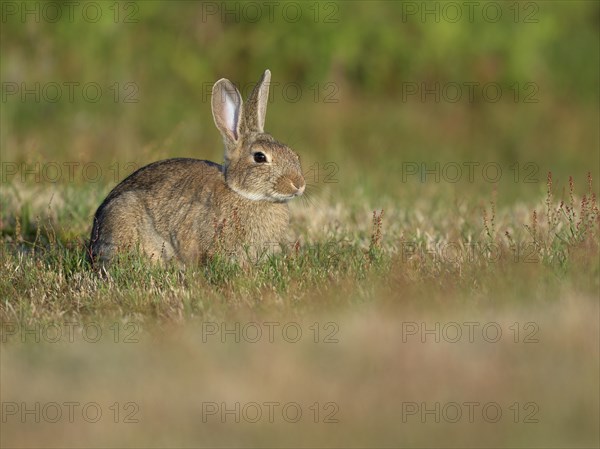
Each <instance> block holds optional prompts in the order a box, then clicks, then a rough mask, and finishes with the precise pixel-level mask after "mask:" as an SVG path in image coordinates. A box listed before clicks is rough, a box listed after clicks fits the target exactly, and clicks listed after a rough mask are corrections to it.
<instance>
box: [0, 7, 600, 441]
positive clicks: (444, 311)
mask: <svg viewBox="0 0 600 449" xmlns="http://www.w3.org/2000/svg"><path fill="white" fill-rule="evenodd" d="M404 3H406V2H404ZM408 3H409V4H410V5H409V6H411V7H412V6H415V5H416V6H418V5H419V4H420V3H419V2H408ZM492 3H494V2H492ZM32 4H34V5H39V4H38V3H35V2H34V3H32ZM209 4H210V5H211V6H210V7H212V6H215V5H216V8H217V11H218V10H219V8H220V7H222V4H220V3H214V4H213V3H210V2H209ZM15 5H16V7H17V8H18V7H19V4H18V2H17V3H15ZM103 5H104V4H103ZM119 5H120V6H119V8H120V9H118V12H119V13H120V14H121V15H120V16H119V17H120V19H119V21H118V22H119V23H117V21H115V20H113V18H114V14H116V13H117V12H116V11H115V10H114V9H109V7H108V3H107V4H105V5H104V6H102V12H103V13H104V15H103V17H104V19H102V20H100V21H99V22H97V23H95V22H94V23H93V24H92V23H90V22H89V21H85V20H81V19H77V18H76V19H75V20H74V21H73V22H69V21H68V20H66V19H65V18H63V19H62V20H61V21H59V22H58V23H57V24H54V23H52V22H51V21H48V20H40V21H39V22H36V21H35V20H19V17H20V16H19V15H18V13H17V14H16V15H9V12H10V11H12V10H4V9H3V14H4V16H3V18H4V17H6V18H7V20H6V21H4V20H3V22H2V28H1V33H2V36H1V37H2V45H1V56H2V66H1V71H0V73H1V75H2V89H3V90H2V94H3V98H2V111H1V112H2V114H1V115H0V124H1V130H2V132H1V135H0V149H1V152H0V155H1V163H2V172H1V175H2V177H1V183H0V189H1V195H0V208H1V209H0V232H1V241H0V273H1V276H0V324H1V327H0V339H1V341H0V351H1V352H0V362H1V363H0V381H1V382H0V394H1V401H0V402H1V412H2V416H1V419H0V427H1V432H0V446H2V447H7V448H9V447H10V448H13V447H21V448H30V447H48V448H50V447H56V448H58V447H86V448H96V447H157V448H158V447H357V448H358V447H473V448H475V447H477V448H480V447H506V448H514V447H521V448H526V447H532V448H533V447H555V448H559V447H565V448H566V447H569V448H571V447H598V445H599V444H600V441H599V437H598V435H599V433H598V431H599V428H598V422H599V420H600V401H599V395H600V385H599V382H598V378H599V375H600V361H599V359H600V357H599V351H600V342H599V338H598V337H599V334H600V315H599V314H600V309H599V300H598V298H599V295H600V257H599V256H600V253H599V250H600V213H599V210H598V197H597V195H598V191H599V183H598V180H599V179H600V168H599V167H600V152H599V151H598V149H599V148H600V136H599V133H598V123H599V120H600V111H599V109H598V101H597V100H598V77H599V75H600V73H599V72H598V67H599V66H598V54H599V52H598V49H599V48H598V40H597V33H598V30H599V25H598V15H597V12H598V7H597V5H595V4H593V3H592V2H589V3H587V2H581V3H579V2H578V3H577V5H576V6H570V5H568V4H567V3H561V2H546V3H545V2H539V3H538V2H529V3H528V5H534V6H536V7H537V8H538V9H537V10H535V8H534V9H522V10H520V13H521V16H519V17H521V21H520V22H519V23H516V21H513V20H512V19H510V18H513V17H514V16H512V15H511V14H514V13H516V12H515V11H514V10H513V9H509V6H510V5H508V3H507V4H502V5H504V6H502V8H504V9H503V13H504V15H503V20H502V21H501V22H499V23H498V24H493V23H490V22H489V20H487V21H486V20H482V19H481V18H479V19H477V18H476V19H475V20H474V21H473V22H471V23H458V24H455V23H451V22H450V21H449V20H447V17H446V19H445V20H444V17H442V20H440V21H439V23H437V22H435V21H434V22H431V21H429V22H428V21H426V20H419V17H420V16H418V15H417V16H416V17H415V16H413V15H410V16H409V17H408V19H409V20H407V21H406V22H405V21H404V20H403V19H404V18H405V17H407V14H408V13H409V12H410V11H412V10H408V11H407V10H403V9H402V6H401V3H398V4H397V6H395V4H394V3H393V2H381V3H379V5H378V8H373V7H369V5H367V4H366V3H363V2H350V3H344V4H338V3H328V2H326V3H321V4H319V5H320V6H319V7H318V8H325V7H326V6H327V5H329V6H328V8H333V9H331V10H330V9H317V10H318V11H319V12H320V13H321V16H319V17H321V19H320V20H319V21H315V20H312V19H311V20H308V19H306V17H309V18H314V17H313V16H310V15H309V14H315V13H316V10H315V9H308V6H306V7H305V8H307V9H305V10H303V12H304V16H303V17H304V19H303V20H302V21H300V22H298V23H293V24H291V23H290V20H289V18H288V19H287V21H286V20H282V19H281V18H277V17H278V16H276V18H275V20H274V23H267V21H266V20H262V21H259V22H258V23H257V24H254V23H251V22H250V21H249V20H247V19H248V17H245V20H241V21H239V22H238V21H236V20H234V19H232V17H229V19H227V20H222V19H221V17H220V16H219V15H218V13H217V14H216V15H213V14H212V11H213V10H212V9H205V7H201V6H199V4H197V3H194V2H185V3H180V4H178V5H177V7H168V6H166V4H163V3H160V2H145V3H143V4H142V3H140V4H135V5H137V7H138V8H139V9H135V8H133V6H131V5H134V4H133V3H128V2H125V3H120V4H119ZM331 5H334V6H335V5H337V6H335V7H334V6H331ZM313 6H314V5H313ZM128 8H129V9H128ZM131 8H133V9H131ZM336 8H337V9H336ZM523 8H526V7H525V6H523ZM527 8H532V7H531V6H528V7H527ZM132 11H133V12H135V11H137V12H136V13H135V14H136V15H134V17H135V18H137V19H139V20H138V22H136V23H134V24H129V22H123V17H125V16H124V14H129V13H131V12H132ZM332 11H333V12H332ZM335 11H337V12H335ZM532 11H533V12H535V11H537V13H536V14H537V15H536V16H535V17H536V18H537V19H539V20H538V22H535V23H529V22H523V20H522V19H523V17H524V14H531V13H532ZM18 12H20V11H18ZM209 13H210V14H209ZM246 13H247V14H250V11H246ZM333 13H335V14H339V15H334V16H332V17H334V18H338V19H339V20H338V21H337V22H332V23H330V22H325V21H324V17H325V16H324V14H333ZM40 14H41V18H42V19H44V17H46V19H47V16H44V15H43V14H45V13H44V12H43V11H42V10H40ZM46 14H50V12H48V11H46ZM207 14H209V16H210V17H205V16H206V15H207ZM242 15H243V14H242ZM107 17H108V19H107ZM361 17H363V18H364V20H366V21H368V22H369V23H370V24H371V25H369V26H364V27H362V26H361V24H362V23H363V22H362V21H361ZM477 17H479V16H477ZM205 19H206V20H205ZM242 19H244V17H242ZM509 19H510V20H509ZM199 24H201V25H199ZM394 24H396V25H397V24H402V26H396V25H394ZM573 28H576V29H577V31H578V33H573V32H572V31H569V30H572V29H573ZM290 31H294V33H291V32H290ZM470 33H479V34H478V35H479V36H481V39H473V38H472V37H470V36H471V34H470ZM99 36H100V37H99ZM317 38H319V39H321V40H322V43H320V44H318V45H317V44H315V42H313V40H314V39H317ZM236 39H237V40H236ZM41 42H43V45H39V46H37V45H35V44H36V43H41ZM148 49H152V50H153V53H152V55H150V54H149V53H148ZM282 51H284V52H285V54H284V55H281V57H279V54H280V53H281V52H282ZM140 54H141V55H143V56H140ZM31 55H33V57H32V56H31ZM572 55H575V56H572ZM577 55H579V56H577ZM267 67H268V68H271V70H272V72H273V81H274V82H280V83H282V84H281V86H284V87H283V88H281V89H280V88H277V86H274V88H273V90H272V101H271V103H270V104H269V109H268V112H267V123H266V129H267V130H268V131H269V132H271V133H272V134H273V135H274V136H275V137H276V138H277V139H279V140H281V141H283V142H285V143H287V144H289V145H290V146H291V147H292V148H294V149H295V150H296V151H297V152H298V153H299V154H300V155H301V158H302V165H303V168H304V172H305V176H306V179H307V182H308V184H309V185H308V189H307V193H306V195H305V196H304V197H301V198H299V199H297V200H294V201H293V202H292V203H291V204H290V206H291V224H290V229H289V233H288V236H287V239H286V242H284V244H282V245H281V251H279V252H278V253H277V254H274V255H269V256H265V257H263V258H261V259H260V260H258V261H253V263H250V264H236V263H232V262H230V261H227V260H225V259H219V258H215V259H214V260H212V261H211V262H210V263H209V264H208V265H207V266H189V267H186V268H176V267H158V266H154V265H151V264H149V263H148V262H147V261H145V260H144V259H143V258H141V257H138V256H136V255H128V256H125V257H123V258H122V260H120V261H119V262H118V263H117V264H115V265H114V266H112V267H111V268H110V270H109V271H108V272H107V273H106V275H105V276H98V274H97V273H96V272H95V271H94V270H92V269H91V268H90V266H89V264H88V262H87V259H86V245H87V239H88V238H89V233H90V229H91V224H92V217H93V214H94V212H95V210H96V208H97V207H98V205H99V204H100V203H101V201H102V200H103V198H104V197H105V196H106V195H107V194H108V192H109V191H110V190H111V189H112V188H113V187H114V186H115V185H116V184H117V183H118V182H119V180H121V179H123V178H124V177H125V176H126V175H127V174H129V173H131V172H132V171H133V170H134V169H135V168H138V167H141V166H143V165H145V164H148V163H150V162H153V161H155V160H159V159H163V158H168V157H195V158H200V159H210V160H214V161H221V159H222V146H221V142H220V137H219V134H218V132H217V131H216V129H215V128H214V125H213V122H212V117H211V114H210V97H209V96H207V95H206V92H207V91H206V86H209V88H210V86H211V85H212V83H213V82H214V81H215V80H216V79H218V78H220V77H222V76H226V77H229V78H230V79H232V81H234V82H236V83H237V84H238V85H239V86H245V85H246V84H247V83H251V82H255V81H256V79H257V78H258V76H259V74H260V73H261V71H262V70H263V69H264V68H267ZM53 82H54V83H59V85H62V86H63V89H64V88H65V84H64V83H65V82H67V83H69V82H71V83H74V82H77V83H82V84H83V83H91V82H98V84H100V85H101V86H102V87H103V88H104V90H103V92H104V94H103V95H102V97H101V98H100V101H98V102H92V101H89V98H88V99H86V98H84V97H83V96H81V93H80V92H79V91H77V90H76V91H75V92H76V93H75V99H74V100H73V101H71V100H70V99H69V97H68V95H66V94H63V95H62V96H61V97H60V100H59V101H56V102H52V101H48V96H52V95H53V94H52V91H51V90H46V91H44V86H46V87H47V89H51V88H52V87H48V84H49V83H53ZM435 82H439V83H441V86H446V87H447V88H448V89H450V88H455V87H456V86H455V85H454V84H452V83H458V84H459V85H460V86H462V87H463V88H465V86H467V85H468V83H472V82H477V83H479V85H480V86H481V85H484V84H486V83H497V86H499V88H500V90H501V92H502V95H501V98H499V99H498V100H497V101H496V100H494V101H491V100H490V98H489V97H487V96H486V95H487V93H486V92H485V91H484V90H482V89H480V88H476V90H475V94H474V95H475V96H474V98H473V99H469V98H468V96H467V95H466V93H464V92H466V91H463V95H462V96H461V98H460V99H459V101H454V100H453V98H455V97H451V90H445V88H444V87H440V88H439V90H438V93H439V99H436V96H435V94H433V95H425V96H422V95H421V94H422V93H423V92H422V91H423V89H425V87H426V88H427V89H434V90H435V89H436V88H435V85H433V86H434V87H432V84H431V83H435ZM35 83H41V84H40V85H39V86H40V87H39V88H38V87H36V84H35ZM114 83H117V86H116V90H114V89H113V90H111V89H110V87H111V86H113V85H114ZM126 83H133V84H131V85H127V86H126ZM290 83H296V84H295V85H294V86H295V87H294V88H296V87H298V88H299V89H300V91H301V92H302V94H303V95H301V97H300V98H298V99H297V100H296V99H295V98H292V97H293V95H292V94H293V90H288V91H285V88H286V86H287V87H289V85H290ZM421 83H427V84H426V86H424V85H422V84H421ZM465 83H467V84H465ZM528 83H529V84H528ZM23 85H25V87H27V88H28V89H33V90H34V93H33V94H28V95H27V94H26V95H25V96H23V94H22V91H23ZM15 86H16V87H15ZM415 86H416V88H417V89H418V93H416V94H412V95H408V96H407V95H406V94H407V92H410V89H413V88H415ZM13 89H17V91H16V92H13ZM36 89H38V92H39V96H40V98H39V99H38V98H36V97H35V91H36ZM406 89H409V90H408V91H407V90H406ZM242 90H243V89H242ZM44 92H45V93H44ZM117 92H119V95H133V97H132V98H133V99H136V100H137V101H136V102H131V103H130V102H125V101H123V97H119V98H118V100H117V101H115V98H114V95H116V94H117ZM78 95H79V96H78ZM326 98H327V99H328V101H325V99H326ZM525 98H528V99H529V100H537V101H525ZM329 100H331V101H329Z"/></svg>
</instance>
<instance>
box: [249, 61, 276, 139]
mask: <svg viewBox="0 0 600 449" xmlns="http://www.w3.org/2000/svg"><path fill="white" fill-rule="evenodd" d="M270 83H271V71H270V70H268V69H267V70H265V73H263V75H262V78H261V79H260V81H259V82H258V84H257V85H256V87H255V88H254V90H253V91H252V93H251V94H250V97H249V98H248V103H247V104H246V111H245V117H246V128H247V130H248V131H254V132H259V133H262V132H264V129H265V115H266V113H267V102H268V101H269V84H270Z"/></svg>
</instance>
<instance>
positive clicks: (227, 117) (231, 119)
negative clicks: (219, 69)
mask: <svg viewBox="0 0 600 449" xmlns="http://www.w3.org/2000/svg"><path fill="white" fill-rule="evenodd" d="M212 114H213V118H214V119H215V125H217V128H218V129H219V131H220V132H221V135H222V136H223V138H224V139H225V141H226V144H235V143H236V142H237V141H238V140H239V138H240V125H241V122H242V96H241V95H240V92H239V91H238V90H237V89H236V87H235V86H234V85H233V83H232V82H231V81H229V80H227V79H225V78H221V79H220V80H219V81H217V82H216V83H215V85H214V86H213V90H212Z"/></svg>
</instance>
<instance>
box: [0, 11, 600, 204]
mask: <svg viewBox="0 0 600 449" xmlns="http://www.w3.org/2000/svg"><path fill="white" fill-rule="evenodd" d="M51 3H52V5H50V6H48V5H47V4H45V3H43V2H42V3H38V2H30V3H27V5H28V6H23V5H24V4H23V3H22V2H5V3H3V6H2V8H3V9H2V31H1V37H2V44H1V61H2V67H1V71H0V74H1V78H2V114H1V119H0V125H1V129H2V135H1V139H0V146H1V150H2V154H1V156H2V161H3V162H9V163H17V164H19V163H28V164H35V163H40V164H42V168H43V167H44V166H43V164H48V163H50V162H57V163H59V164H61V163H63V162H67V163H80V164H85V163H89V162H95V163H97V164H99V165H100V167H101V169H102V170H103V172H102V176H99V177H98V179H97V181H98V182H97V183H93V185H90V188H94V189H96V190H98V189H101V190H102V192H101V194H104V193H106V192H107V191H108V189H110V188H111V187H112V186H114V184H115V183H116V181H118V180H119V179H121V178H123V177H124V176H125V175H126V174H127V172H129V171H131V168H132V167H134V166H141V165H144V164H146V163H149V162H151V161H153V160H156V159H159V158H165V157H173V156H186V157H196V158H200V159H211V160H216V161H220V160H221V159H222V147H221V142H220V136H219V134H218V132H217V131H216V129H215V128H214V125H213V122H212V117H211V114H210V88H211V86H212V84H213V83H214V81H216V80H217V79H219V78H221V77H227V78H229V79H231V80H232V81H234V82H235V83H236V84H237V85H238V86H240V87H241V89H242V91H243V92H244V94H247V93H248V91H249V87H250V85H251V84H250V83H254V82H256V80H257V79H258V77H259V76H260V74H261V73H262V71H263V70H264V69H265V68H269V69H271V71H272V73H273V83H274V85H273V87H272V91H271V104H270V106H269V111H268V114H267V130H268V131H270V132H272V133H273V134H274V136H275V137H276V138H278V139H279V140H282V141H284V142H286V143H288V144H290V145H291V146H293V147H294V148H295V149H296V150H297V151H298V152H299V153H300V154H301V155H302V157H303V163H304V167H305V170H307V171H308V170H309V169H310V168H311V167H312V168H314V171H313V172H311V173H310V179H311V181H312V183H313V184H317V185H318V186H317V188H318V189H319V188H321V187H327V188H332V189H334V191H335V195H336V196H338V197H354V196H355V195H356V194H357V192H360V193H363V194H365V195H366V196H367V197H370V198H374V199H376V198H379V197H381V196H390V197H391V198H393V199H400V200H402V201H403V202H404V203H405V204H409V203H410V202H411V201H412V200H413V199H414V198H415V197H417V196H418V195H423V194H424V192H426V191H429V190H433V191H435V192H437V193H436V195H440V194H441V195H447V196H448V198H450V197H462V196H464V195H465V194H468V195H472V196H474V197H477V195H478V194H480V193H481V194H483V195H485V196H489V193H490V192H491V190H492V189H493V187H494V186H493V185H492V184H493V183H491V182H488V181H486V180H485V179H484V177H483V174H482V172H481V170H479V168H478V169H477V170H478V171H476V172H475V182H466V180H467V178H468V176H467V171H466V168H465V166H462V167H463V168H465V171H464V172H463V173H462V176H461V178H460V181H461V182H458V183H453V182H446V181H445V180H444V178H443V177H442V179H441V180H440V182H439V183H438V182H435V179H434V178H433V177H431V176H429V177H428V178H426V179H425V181H426V182H425V183H423V182H421V181H420V178H419V176H418V175H415V176H408V177H407V176H403V170H406V168H407V167H406V164H407V163H417V164H418V165H419V167H420V164H421V163H425V164H428V165H427V166H428V167H435V166H434V164H435V163H436V162H438V163H440V164H441V165H440V170H443V169H444V167H445V165H444V164H447V163H448V162H456V163H458V164H459V165H460V164H463V163H464V162H477V163H479V164H480V165H479V167H481V166H483V164H485V163H487V162H490V161H491V162H494V163H496V164H499V165H500V166H501V168H502V169H503V173H502V177H501V179H500V181H501V183H500V184H499V186H498V187H499V188H498V193H499V196H500V198H506V199H508V200H515V199H519V198H527V197H528V196H530V197H536V198H537V197H538V196H539V195H541V194H543V192H544V191H545V179H546V173H547V172H548V171H549V170H552V171H553V173H554V177H555V182H558V183H561V184H560V185H562V186H564V185H565V184H566V179H567V177H568V176H569V175H573V176H574V177H575V179H576V180H578V181H580V182H579V184H578V185H579V186H580V187H581V190H582V191H583V189H584V188H585V175H586V173H587V171H589V170H591V171H592V176H593V177H594V184H595V187H596V188H597V185H598V184H597V178H598V176H597V175H598V166H599V164H600V160H599V152H598V147H599V144H600V142H599V137H598V122H599V119H600V116H599V111H598V100H599V90H598V89H599V88H598V79H599V68H598V67H599V43H598V42H599V39H598V33H599V22H600V19H599V16H600V4H599V3H598V2H588V1H582V2H577V1H565V2H560V1H552V2H519V3H511V2H481V3H478V4H477V5H476V6H474V7H473V9H472V10H471V11H470V10H469V8H468V7H467V6H464V5H463V4H461V3H451V4H449V3H443V2H442V3H428V4H427V5H426V4H425V3H422V2H387V1H385V2H372V1H369V2H360V1H351V2H321V3H315V2H307V3H294V2H288V3H285V2H280V3H277V4H270V3H265V4H263V3H260V2H258V3H253V2H249V3H248V2H247V3H233V2H188V1H185V2H158V1H144V2H140V3H133V2H121V3H102V2H100V3H94V4H92V5H90V4H89V2H88V3H86V2H82V3H81V4H78V5H79V6H74V7H68V6H67V4H68V3H69V2H66V3H61V2H51ZM7 5H8V6H7ZM56 5H60V7H59V8H57V7H56ZM268 5H270V6H268ZM453 5H454V6H453ZM456 5H458V6H459V7H460V8H459V9H457V7H456ZM70 8H71V9H70ZM70 11H72V13H70ZM428 11H429V12H428ZM59 13H60V16H58V15H57V14H59ZM457 14H460V16H458V15H457ZM499 14H500V15H499ZM36 83H39V84H36ZM53 83H56V85H58V86H59V88H58V89H57V88H56V85H54V84H53ZM65 83H66V84H65ZM69 83H71V84H69ZM94 83H95V84H94ZM434 83H439V87H438V88H437V90H438V92H439V93H440V94H441V95H440V98H439V99H437V100H436V97H435V95H432V94H426V89H432V88H435V87H432V86H435V84H434ZM468 83H474V84H471V85H473V86H475V87H474V88H473V89H474V90H473V93H474V95H473V97H472V98H469V95H468V88H467V87H466V85H467V84H468ZM489 83H497V84H493V85H492V88H493V89H496V88H498V86H499V88H500V89H501V90H500V94H501V97H500V98H499V99H498V100H497V101H491V100H490V98H491V97H494V96H495V95H494V90H493V89H492V90H491V91H487V95H486V92H485V91H484V90H483V87H484V86H486V85H488V84H489ZM456 85H458V86H460V87H461V89H462V91H461V93H460V95H459V96H458V100H456V98H457V90H456V89H455V87H456ZM69 86H73V87H72V94H73V95H72V97H70V91H69ZM96 86H100V88H101V90H102V91H101V93H98V91H97V89H96ZM415 86H416V87H417V89H418V91H417V92H416V93H414V94H413V93H410V92H411V91H410V89H412V88H414V87H415ZM28 89H29V90H30V91H31V90H33V92H37V94H36V93H31V92H30V93H27V92H26V91H27V90H28ZM444 89H446V90H444ZM490 92H491V94H490ZM36 95H38V96H39V98H36ZM423 95H424V97H423ZM490 95H491V97H490ZM96 99H97V101H96ZM49 100H51V101H49ZM92 100H93V101H92ZM329 162H333V163H334V164H335V167H334V169H332V168H331V166H326V164H327V163H329ZM528 163H533V164H534V165H529V166H527V169H525V168H524V167H525V166H526V164H528ZM315 164H317V165H315ZM515 164H518V165H515ZM117 166H118V167H119V170H118V172H117V171H116V170H115V167H117ZM110 167H112V169H111V168H110ZM511 167H512V168H511ZM61 169H62V173H60V174H59V175H58V176H57V175H55V174H50V175H49V176H48V177H47V178H51V180H52V179H57V180H58V182H63V183H71V182H75V183H77V182H79V183H81V184H89V183H87V182H86V180H87V179H88V178H86V176H85V174H82V173H81V170H79V171H76V172H75V177H74V179H69V176H68V169H67V168H66V166H64V165H63V166H61ZM11 170H14V167H12V166H11V167H9V168H8V172H7V166H6V164H5V165H3V172H2V181H3V182H2V184H3V185H6V183H7V182H14V181H18V180H20V179H21V178H23V175H22V170H21V169H20V168H19V171H18V173H17V174H16V175H12V172H11ZM330 170H333V171H334V172H335V175H334V176H333V177H331V176H328V174H330V173H331V172H330ZM52 173H55V172H52ZM419 174H420V173H419ZM528 174H529V175H531V176H530V178H529V180H533V181H535V182H533V183H525V182H523V181H524V178H525V176H527V175H528ZM42 175H43V174H42ZM91 176H92V177H95V175H94V173H91ZM449 176H450V177H453V175H451V174H449ZM24 177H25V181H27V182H30V181H32V179H31V178H32V176H29V177H28V176H24ZM94 179H95V178H94ZM46 180H47V179H46ZM331 180H334V181H338V182H337V183H335V182H334V183H331V182H330V181H331ZM42 181H45V179H44V176H42ZM440 186H441V187H443V188H440Z"/></svg>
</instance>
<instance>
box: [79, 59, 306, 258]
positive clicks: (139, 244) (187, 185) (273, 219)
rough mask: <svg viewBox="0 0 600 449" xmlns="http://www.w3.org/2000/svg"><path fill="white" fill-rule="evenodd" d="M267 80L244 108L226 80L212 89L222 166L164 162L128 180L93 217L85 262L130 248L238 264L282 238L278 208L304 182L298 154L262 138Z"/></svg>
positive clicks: (283, 218) (284, 213)
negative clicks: (215, 257)
mask: <svg viewBox="0 0 600 449" xmlns="http://www.w3.org/2000/svg"><path fill="white" fill-rule="evenodd" d="M270 80H271V72H270V71H269V70H266V71H265V72H264V74H263V76H262V78H261V79H260V81H259V82H258V84H257V85H256V87H255V88H254V90H253V91H252V93H251V94H250V97H249V98H248V102H247V103H246V105H245V107H242V98H241V95H240V93H239V91H238V90H237V89H236V87H235V86H234V85H233V84H232V83H231V81H229V80H227V79H220V80H219V81H217V82H216V83H215V85H214V86H213V90H212V114H213V117H214V120H215V124H216V126H217V128H218V129H219V131H220V132H221V135H222V136H223V141H224V144H225V163H224V164H223V165H219V164H216V163H214V162H210V161H203V160H198V159H184V158H177V159H167V160H164V161H159V162H154V163H152V164H150V165H146V166H145V167H142V168H140V169H139V170H137V171H136V172H134V173H133V174H131V175H130V176H129V177H127V178H126V179H125V180H123V181H122V182H121V183H120V184H119V185H117V186H116V187H115V188H114V189H113V190H112V191H111V192H110V193H109V195H108V196H107V197H106V199H105V200H104V202H103V203H102V204H101V205H100V207H99V208H98V210H97V211H96V214H95V216H94V223H93V228H92V235H91V240H90V248H89V254H90V256H91V259H92V262H96V261H98V262H100V263H105V262H108V261H110V260H111V259H112V258H113V257H114V256H115V254H116V253H117V252H119V251H123V250H131V249H136V248H138V249H139V250H141V251H142V252H143V253H144V254H146V255H147V256H149V257H150V258H151V259H153V260H157V261H163V262H167V261H174V262H180V263H183V264H194V263H198V262H200V263H201V262H204V261H206V259H207V258H209V257H211V256H212V255H213V254H215V253H216V252H223V253H225V254H227V255H229V256H232V257H234V258H235V257H237V258H238V260H239V259H240V256H242V255H243V254H248V251H251V252H252V254H254V255H256V254H260V253H262V252H264V251H265V250H268V249H269V248H273V247H274V246H276V245H277V244H278V242H280V241H281V240H282V238H283V236H284V234H285V231H286V229H287V225H288V221H289V212H288V205H287V204H286V203H287V202H288V201H289V200H291V199H292V198H294V197H296V196H299V195H302V193H303V192H304V188H305V186H306V183H305V181H304V176H303V174H302V168H301V166H300V159H299V158H298V155H297V154H296V153H294V152H293V151H292V150H291V149H290V148H289V147H287V146H286V145H284V144H282V143H279V142H277V141H276V140H275V139H274V138H273V137H272V136H271V135H270V134H267V133H265V132H264V124H265V113H266V111H267V100H268V97H269V82H270Z"/></svg>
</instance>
